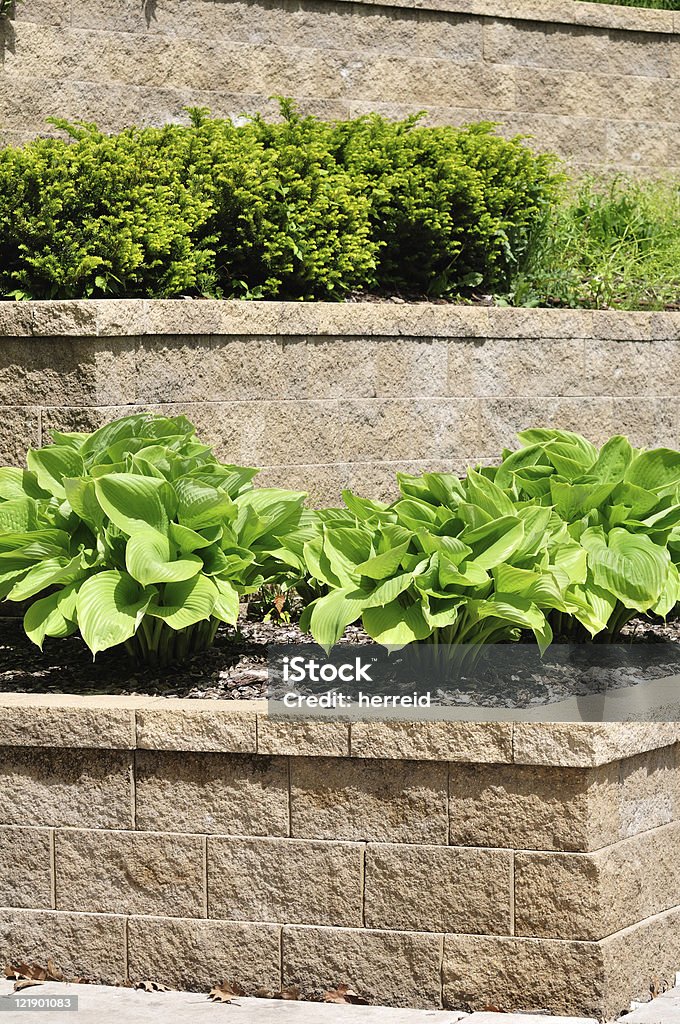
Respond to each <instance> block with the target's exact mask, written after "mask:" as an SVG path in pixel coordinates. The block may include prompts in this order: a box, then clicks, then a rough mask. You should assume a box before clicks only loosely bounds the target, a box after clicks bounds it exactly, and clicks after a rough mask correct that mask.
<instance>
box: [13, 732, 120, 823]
mask: <svg viewBox="0 0 680 1024" xmlns="http://www.w3.org/2000/svg"><path fill="white" fill-rule="evenodd" d="M131 771H132V764H131V759H130V755H129V754H128V753H126V752H125V751H117V750H96V751H95V750H92V751H90V750H76V749H71V750H69V749H64V748H62V749H58V748H55V749H37V748H31V747H0V780H2V785H3V787H4V789H5V791H6V792H11V793H12V800H6V801H4V803H3V806H2V810H0V821H1V822H2V823H3V824H22V825H54V826H63V825H73V826H75V827H78V826H80V827H84V828H131V827H132V826H133V820H132V779H131Z"/></svg>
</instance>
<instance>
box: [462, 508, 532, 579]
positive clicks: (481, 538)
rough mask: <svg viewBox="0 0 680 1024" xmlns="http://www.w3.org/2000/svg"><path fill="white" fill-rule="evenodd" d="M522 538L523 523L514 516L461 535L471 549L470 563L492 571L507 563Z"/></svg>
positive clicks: (505, 517)
mask: <svg viewBox="0 0 680 1024" xmlns="http://www.w3.org/2000/svg"><path fill="white" fill-rule="evenodd" d="M523 538H524V523H523V522H522V521H521V519H518V518H517V517H515V516H503V517H502V518H501V519H497V520H495V521H494V522H492V523H488V524H487V525H486V526H482V527H480V528H479V529H477V530H472V531H470V532H469V533H468V532H467V531H466V532H465V533H464V534H463V540H464V541H465V543H466V544H469V545H470V547H471V548H472V561H474V562H475V564H476V565H477V566H478V567H479V568H480V569H493V568H494V566H496V565H500V564H501V563H502V562H506V561H508V559H510V558H511V557H512V555H513V554H514V552H515V551H516V550H517V549H518V548H519V547H520V545H521V543H522V540H523Z"/></svg>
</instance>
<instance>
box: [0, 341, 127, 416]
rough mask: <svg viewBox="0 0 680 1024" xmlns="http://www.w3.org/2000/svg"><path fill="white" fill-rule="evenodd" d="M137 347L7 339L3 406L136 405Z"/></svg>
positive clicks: (1, 360)
mask: <svg viewBox="0 0 680 1024" xmlns="http://www.w3.org/2000/svg"><path fill="white" fill-rule="evenodd" d="M134 388H135V360H134V346H133V345H132V344H131V343H130V342H129V341H128V340H127V339H124V340H123V339H116V341H115V342H113V343H109V342H104V343H103V342H100V341H98V340H97V339H94V338H93V339H82V340H81V339H74V338H49V339H45V340H43V339H41V338H30V339H28V338H27V339H26V340H25V341H24V340H19V339H17V340H12V339H7V340H6V341H4V342H3V343H2V345H0V402H2V404H3V405H41V404H42V405H69V404H71V405H78V404H83V405H97V404H98V403H102V404H105V405H113V404H117V403H119V402H128V401H133V400H134Z"/></svg>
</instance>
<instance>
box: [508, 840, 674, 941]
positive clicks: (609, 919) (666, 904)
mask: <svg viewBox="0 0 680 1024" xmlns="http://www.w3.org/2000/svg"><path fill="white" fill-rule="evenodd" d="M679 835H680V829H679V826H678V824H677V823H674V824H671V825H666V826H662V827H661V828H658V829H652V830H651V831H649V832H642V833H640V834H639V835H637V836H633V837H631V838H630V839H625V840H623V841H622V842H620V843H617V844H615V845H614V846H609V847H606V848H605V849H603V850H599V851H598V852H597V853H592V854H574V853H566V854H563V853H524V852H519V853H517V854H516V855H515V922H516V932H517V934H518V935H533V936H541V937H550V938H559V939H603V938H605V937H606V936H607V935H612V934H613V933H614V932H618V931H621V930H622V929H623V928H627V927H629V926H630V925H633V924H635V923H637V922H638V921H641V920H644V919H645V918H648V917H653V916H655V915H656V914H659V913H661V912H662V911H665V910H668V909H670V908H672V907H674V906H676V905H677V904H678V903H680V865H678V862H677V849H678V837H679Z"/></svg>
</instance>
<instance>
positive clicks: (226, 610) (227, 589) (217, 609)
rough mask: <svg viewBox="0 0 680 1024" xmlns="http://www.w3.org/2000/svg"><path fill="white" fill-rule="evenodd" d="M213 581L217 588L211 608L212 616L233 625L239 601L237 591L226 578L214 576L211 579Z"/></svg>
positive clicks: (236, 616) (236, 617)
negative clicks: (215, 597) (213, 604)
mask: <svg viewBox="0 0 680 1024" xmlns="http://www.w3.org/2000/svg"><path fill="white" fill-rule="evenodd" d="M213 583H214V585H215V587H216V589H217V599H216V601H215V606H214V608H213V610H212V615H213V618H215V619H219V620H220V622H226V623H228V624H229V625H230V626H234V625H235V624H236V620H237V619H238V609H239V602H240V596H239V592H238V590H237V589H236V587H234V586H233V585H232V584H231V583H229V582H228V581H227V580H221V579H219V578H215V579H213Z"/></svg>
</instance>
